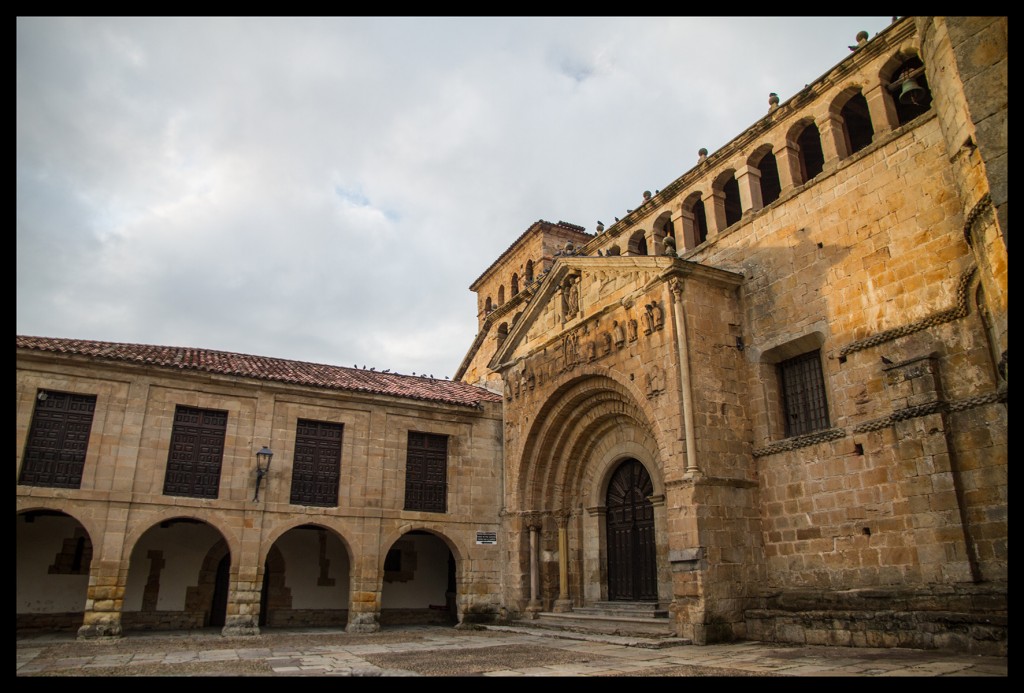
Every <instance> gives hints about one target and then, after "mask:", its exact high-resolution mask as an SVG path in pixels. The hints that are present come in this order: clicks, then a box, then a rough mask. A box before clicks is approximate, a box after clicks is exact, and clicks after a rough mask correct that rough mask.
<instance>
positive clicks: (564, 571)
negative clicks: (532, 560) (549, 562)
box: [555, 510, 572, 611]
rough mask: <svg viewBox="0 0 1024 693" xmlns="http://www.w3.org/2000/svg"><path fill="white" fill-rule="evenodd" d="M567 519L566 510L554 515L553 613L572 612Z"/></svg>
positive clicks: (567, 512) (568, 514)
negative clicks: (555, 569) (555, 568)
mask: <svg viewBox="0 0 1024 693" xmlns="http://www.w3.org/2000/svg"><path fill="white" fill-rule="evenodd" d="M569 517H570V513H569V511H567V510H563V511H561V512H559V513H557V514H556V515H555V519H556V520H558V599H557V600H556V601H555V611H572V600H571V599H570V598H569Z"/></svg>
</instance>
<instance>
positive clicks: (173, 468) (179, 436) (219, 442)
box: [164, 405, 228, 498]
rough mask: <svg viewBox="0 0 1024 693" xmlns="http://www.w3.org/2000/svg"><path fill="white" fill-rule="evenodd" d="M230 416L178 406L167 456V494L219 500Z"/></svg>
mask: <svg viewBox="0 0 1024 693" xmlns="http://www.w3.org/2000/svg"><path fill="white" fill-rule="evenodd" d="M227 425H228V413H227V412H226V411H218V410H215V409H197V408H195V407H183V406H180V405H179V406H178V407H176V408H175V410H174V429H173V430H172V431H171V448H170V451H169V452H168V455H167V471H166V473H165V475H164V494H165V495H168V496H190V497H193V498H216V497H217V493H218V489H219V487H220V471H221V465H222V463H223V459H224V435H225V432H226V431H227Z"/></svg>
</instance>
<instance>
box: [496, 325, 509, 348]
mask: <svg viewBox="0 0 1024 693" xmlns="http://www.w3.org/2000/svg"><path fill="white" fill-rule="evenodd" d="M506 337H508V323H507V322H503V323H501V324H500V325H498V346H501V345H502V344H503V343H504V341H505V338H506Z"/></svg>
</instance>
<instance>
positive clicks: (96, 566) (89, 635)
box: [78, 503, 128, 640]
mask: <svg viewBox="0 0 1024 693" xmlns="http://www.w3.org/2000/svg"><path fill="white" fill-rule="evenodd" d="M127 534H128V507H127V504H125V503H110V505H109V506H107V524H106V529H105V531H104V532H103V534H102V536H101V537H100V539H99V541H97V542H96V543H94V544H93V558H92V563H91V564H90V566H89V586H88V588H87V590H86V598H85V613H84V614H83V615H82V625H81V626H80V627H79V629H78V637H79V638H81V639H83V640H91V639H107V638H118V637H120V636H121V610H122V609H123V608H124V592H125V588H126V587H127V585H128V563H127V561H125V560H124V558H125V556H124V549H125V546H124V541H125V537H126V536H127Z"/></svg>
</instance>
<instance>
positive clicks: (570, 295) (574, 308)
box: [562, 274, 580, 320]
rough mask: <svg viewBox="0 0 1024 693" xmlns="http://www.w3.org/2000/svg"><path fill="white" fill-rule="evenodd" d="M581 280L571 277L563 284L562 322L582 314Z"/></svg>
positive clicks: (575, 276) (577, 277)
mask: <svg viewBox="0 0 1024 693" xmlns="http://www.w3.org/2000/svg"><path fill="white" fill-rule="evenodd" d="M579 285H580V278H579V276H578V275H575V274H574V275H570V276H568V277H566V278H565V281H563V282H562V320H571V319H572V318H575V317H576V315H577V314H578V313H579V312H580V286H579Z"/></svg>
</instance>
